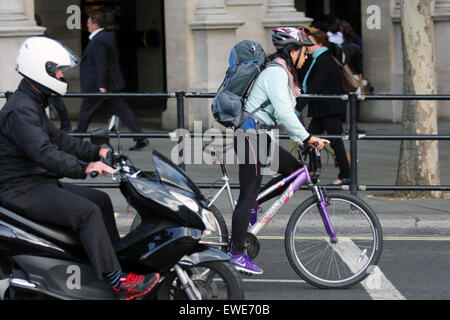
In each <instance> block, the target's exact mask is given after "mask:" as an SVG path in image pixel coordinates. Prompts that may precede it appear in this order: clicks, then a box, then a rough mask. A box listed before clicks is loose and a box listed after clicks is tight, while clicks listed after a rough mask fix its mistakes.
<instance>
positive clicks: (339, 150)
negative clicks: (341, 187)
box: [308, 114, 350, 179]
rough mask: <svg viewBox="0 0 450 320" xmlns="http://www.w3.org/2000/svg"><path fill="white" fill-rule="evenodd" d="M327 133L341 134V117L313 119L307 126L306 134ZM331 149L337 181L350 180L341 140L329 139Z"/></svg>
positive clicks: (336, 115)
mask: <svg viewBox="0 0 450 320" xmlns="http://www.w3.org/2000/svg"><path fill="white" fill-rule="evenodd" d="M325 131H326V132H327V134H329V135H340V134H342V121H341V115H340V114H335V115H330V116H326V117H321V118H313V119H312V120H311V123H310V124H309V128H308V132H309V133H311V134H313V135H314V134H317V135H319V134H322V133H324V132H325ZM330 142H331V148H333V150H334V153H335V155H336V162H337V164H338V166H339V176H338V178H339V179H348V178H350V166H349V164H348V160H347V153H346V152H345V146H344V143H343V142H342V140H341V139H330Z"/></svg>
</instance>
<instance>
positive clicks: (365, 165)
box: [66, 117, 450, 237]
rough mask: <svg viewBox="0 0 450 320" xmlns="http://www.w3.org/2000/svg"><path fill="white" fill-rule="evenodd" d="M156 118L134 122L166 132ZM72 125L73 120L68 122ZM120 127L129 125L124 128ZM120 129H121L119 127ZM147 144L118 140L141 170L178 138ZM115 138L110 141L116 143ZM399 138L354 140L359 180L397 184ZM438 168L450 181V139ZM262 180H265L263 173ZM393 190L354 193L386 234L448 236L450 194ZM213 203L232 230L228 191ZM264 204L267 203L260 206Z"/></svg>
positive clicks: (380, 127)
mask: <svg viewBox="0 0 450 320" xmlns="http://www.w3.org/2000/svg"><path fill="white" fill-rule="evenodd" d="M158 120H159V119H154V118H152V119H149V118H145V117H140V118H139V119H138V121H139V122H140V124H141V125H142V127H143V131H144V132H158V133H161V132H164V131H163V130H161V129H160V126H159V125H158ZM72 125H73V126H74V125H75V123H72ZM105 126H106V119H105V123H104V124H103V123H101V122H95V123H92V124H91V126H90V128H89V131H91V130H94V129H98V128H103V127H105ZM359 127H360V128H361V129H364V130H366V131H367V134H380V133H382V134H401V125H400V124H391V123H361V124H359ZM122 130H123V132H127V129H126V128H125V127H124V128H122ZM122 130H121V131H122ZM449 133H450V122H441V123H439V134H447V135H448V134H449ZM150 143H151V144H150V146H149V147H146V148H145V149H143V150H141V151H128V148H129V147H130V146H132V145H133V141H132V139H122V141H121V145H122V151H123V152H124V153H126V154H128V155H129V156H130V157H131V158H132V159H133V161H134V162H135V164H136V166H137V167H140V168H142V169H145V170H152V169H154V167H153V163H152V160H151V152H152V150H158V151H160V152H162V153H163V154H165V155H167V156H169V157H170V156H171V154H172V152H173V149H174V147H175V146H176V144H177V141H170V140H169V139H167V138H155V139H150ZM116 144H117V143H116V141H115V139H113V140H112V145H113V146H116ZM345 145H346V148H347V152H349V145H348V142H345ZM399 149H400V141H359V142H358V182H359V184H361V185H395V181H396V177H397V166H398V158H399ZM322 161H323V163H324V168H323V169H324V170H323V173H322V175H321V179H320V181H321V183H322V184H325V185H327V184H330V183H332V182H333V181H334V180H335V179H336V177H337V174H338V171H337V168H336V167H335V166H334V161H333V160H332V159H331V158H330V157H327V156H326V155H323V156H322ZM439 167H440V180H441V185H450V141H440V142H439ZM227 168H228V172H229V175H230V178H231V183H236V184H237V183H238V182H239V179H238V170H237V166H236V165H228V166H227ZM186 172H187V174H188V175H189V176H190V177H191V178H192V179H193V180H194V181H195V182H196V183H214V182H216V181H218V180H220V178H221V171H220V167H219V166H218V165H207V164H203V165H187V166H186ZM66 181H70V182H77V183H85V182H95V183H98V182H113V181H111V178H110V177H100V178H97V179H96V180H92V179H91V178H87V180H85V181H74V180H69V179H67V180H66ZM264 181H267V178H265V180H264ZM104 190H105V191H106V192H107V193H108V194H110V196H111V198H112V199H113V204H114V206H115V210H116V218H117V222H118V226H119V231H120V232H121V233H122V234H125V233H127V232H128V231H129V228H130V225H131V223H132V221H133V219H134V216H135V214H136V212H135V211H134V209H133V208H129V209H130V210H129V211H130V212H128V211H127V205H126V201H125V200H124V199H123V197H122V196H121V195H120V192H119V191H118V190H117V189H104ZM217 191H218V190H217V189H203V190H202V192H203V193H204V194H205V195H206V196H207V197H208V196H210V195H212V194H214V193H215V192H217ZM392 194H393V192H388V191H365V192H359V193H358V196H359V197H360V198H361V199H363V200H364V201H366V202H367V203H368V204H369V205H370V206H371V207H372V208H373V209H374V211H375V212H376V214H377V216H378V218H379V220H380V222H381V225H382V229H383V233H384V236H385V237H396V236H407V237H408V236H410V237H426V236H437V237H450V193H448V192H447V193H443V198H442V199H433V200H426V199H417V200H405V199H400V198H395V197H393V196H392ZM233 195H234V197H235V199H237V197H238V195H239V190H233ZM310 196H311V192H310V191H307V190H305V191H298V192H296V193H295V195H294V198H293V199H292V200H290V201H289V202H288V203H287V205H286V206H285V207H284V208H283V209H281V210H280V212H279V213H278V214H277V215H276V216H275V218H274V219H273V220H272V221H271V222H270V224H269V225H268V226H267V227H266V228H265V229H264V231H263V233H262V234H261V235H267V236H270V235H284V229H285V227H286V225H287V222H288V220H289V218H290V215H291V214H292V212H293V211H294V209H295V208H296V207H297V206H298V205H299V204H300V203H301V202H302V201H303V200H305V199H306V198H307V197H310ZM215 205H216V207H217V208H218V209H219V210H220V211H221V213H222V214H223V216H224V218H225V220H226V222H227V224H228V227H229V229H231V216H232V211H231V209H230V205H229V203H228V200H227V197H226V194H225V193H223V194H222V195H221V196H220V197H219V198H218V200H217V201H216V203H215ZM263 208H267V206H263Z"/></svg>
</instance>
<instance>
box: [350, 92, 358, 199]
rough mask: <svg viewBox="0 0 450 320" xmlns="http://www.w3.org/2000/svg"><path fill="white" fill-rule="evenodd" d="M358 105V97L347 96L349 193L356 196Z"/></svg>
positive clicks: (353, 95)
mask: <svg viewBox="0 0 450 320" xmlns="http://www.w3.org/2000/svg"><path fill="white" fill-rule="evenodd" d="M357 104H358V95H357V94H356V93H350V94H349V107H350V192H351V194H352V195H354V196H357V195H358V137H357V135H356V134H357V132H356V127H357V126H356V107H357Z"/></svg>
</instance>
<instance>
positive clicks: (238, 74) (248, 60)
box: [211, 40, 266, 128]
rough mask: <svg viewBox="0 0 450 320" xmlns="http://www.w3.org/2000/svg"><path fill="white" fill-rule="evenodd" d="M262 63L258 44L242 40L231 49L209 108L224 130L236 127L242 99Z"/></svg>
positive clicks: (239, 122) (262, 65)
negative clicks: (225, 67) (225, 71)
mask: <svg viewBox="0 0 450 320" xmlns="http://www.w3.org/2000/svg"><path fill="white" fill-rule="evenodd" d="M265 61H266V54H265V52H264V49H263V48H262V46H261V45H260V44H259V43H258V42H255V41H251V40H244V41H241V42H239V43H238V44H236V45H235V46H234V48H233V49H232V50H231V53H230V59H229V67H228V70H227V73H226V75H225V79H224V80H223V82H222V85H221V86H220V88H219V90H218V92H217V95H216V97H215V98H214V101H213V103H212V106H211V110H212V114H213V116H214V119H215V120H216V121H217V122H219V123H220V124H222V125H223V126H225V127H234V128H238V127H239V125H240V124H241V122H242V120H243V119H242V117H241V116H242V111H243V107H244V103H245V99H246V97H247V94H248V92H249V89H250V88H251V86H252V84H253V82H254V81H255V79H256V78H257V77H258V75H259V74H260V73H261V71H262V70H263V69H264V67H265Z"/></svg>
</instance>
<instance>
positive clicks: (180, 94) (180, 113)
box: [0, 91, 450, 195]
mask: <svg viewBox="0 0 450 320" xmlns="http://www.w3.org/2000/svg"><path fill="white" fill-rule="evenodd" d="M5 97H6V93H0V98H5ZM64 97H65V98H86V97H103V98H105V97H110V98H114V97H121V98H149V97H154V98H155V97H157V98H168V99H170V98H175V99H176V100H177V127H178V128H185V121H184V116H185V115H184V105H185V99H189V98H214V97H215V93H205V92H185V91H177V92H175V93H67V94H66V95H65V96H64ZM302 97H303V98H307V99H312V100H340V101H347V102H348V105H347V106H348V113H349V116H348V117H347V118H348V119H349V124H348V134H344V135H321V136H320V137H322V138H331V139H342V140H344V141H349V143H350V161H351V163H350V170H351V178H350V185H349V186H327V188H328V189H331V190H333V189H334V190H346V191H350V192H351V193H352V194H355V195H356V194H357V193H358V191H450V186H449V185H439V186H430V185H423V186H418V185H416V186H398V185H359V184H358V162H357V159H358V141H359V140H366V141H377V140H416V141H418V140H440V141H442V140H450V135H404V134H358V133H357V128H356V108H357V104H358V101H370V100H389V101H392V100H402V101H405V100H437V101H441V100H450V95H398V94H378V95H360V94H356V93H350V94H344V95H302ZM71 135H73V136H76V137H82V138H88V137H90V134H89V133H76V134H75V133H72V134H71ZM110 136H111V137H113V138H114V137H116V135H115V134H111V135H110ZM120 136H121V138H136V137H139V138H152V139H170V138H171V135H170V132H167V133H151V132H149V133H121V134H120ZM191 136H192V137H193V136H194V134H192V135H191ZM224 137H227V135H226V134H224ZM180 139H182V138H180ZM279 139H289V137H288V135H279ZM181 167H182V168H183V169H185V166H184V164H181ZM80 185H85V186H90V187H94V188H117V187H118V184H116V183H82V184H80ZM198 185H199V187H200V188H216V187H217V185H214V184H209V183H198ZM231 187H232V188H239V185H238V184H233V185H231Z"/></svg>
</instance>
